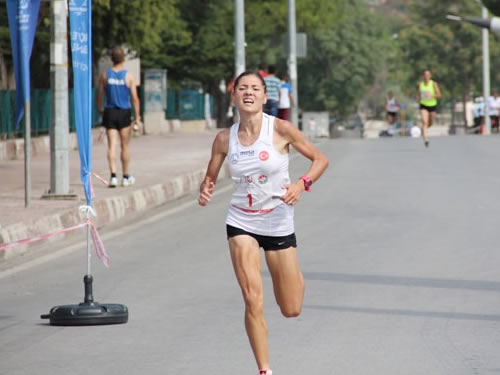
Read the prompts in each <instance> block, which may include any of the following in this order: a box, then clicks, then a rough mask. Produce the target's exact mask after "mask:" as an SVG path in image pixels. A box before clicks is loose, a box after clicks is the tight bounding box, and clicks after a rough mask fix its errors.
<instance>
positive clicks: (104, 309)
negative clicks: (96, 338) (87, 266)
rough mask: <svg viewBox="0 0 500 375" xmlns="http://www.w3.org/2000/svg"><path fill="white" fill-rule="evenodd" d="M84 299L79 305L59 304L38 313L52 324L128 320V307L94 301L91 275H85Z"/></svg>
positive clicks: (95, 323)
mask: <svg viewBox="0 0 500 375" xmlns="http://www.w3.org/2000/svg"><path fill="white" fill-rule="evenodd" d="M83 282H84V284H85V300H84V302H82V303H80V304H79V305H61V306H55V307H53V308H51V309H50V312H49V313H48V314H43V315H40V318H42V319H50V324H51V325H53V326H90V325H103V324H123V323H127V321H128V308H127V306H125V305H120V304H116V303H97V302H94V296H93V295H92V276H91V275H85V277H84V278H83Z"/></svg>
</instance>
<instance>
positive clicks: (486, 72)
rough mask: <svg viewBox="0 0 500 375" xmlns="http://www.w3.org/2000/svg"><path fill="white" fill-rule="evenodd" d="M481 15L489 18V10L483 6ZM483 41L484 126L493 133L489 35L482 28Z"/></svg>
mask: <svg viewBox="0 0 500 375" xmlns="http://www.w3.org/2000/svg"><path fill="white" fill-rule="evenodd" d="M481 16H482V18H483V19H488V10H487V9H486V7H484V6H482V9H481ZM481 32H482V42H483V97H484V126H485V134H490V133H491V121H490V116H489V105H488V99H489V97H490V51H489V38H488V37H489V36H488V29H484V28H483V29H482V31H481Z"/></svg>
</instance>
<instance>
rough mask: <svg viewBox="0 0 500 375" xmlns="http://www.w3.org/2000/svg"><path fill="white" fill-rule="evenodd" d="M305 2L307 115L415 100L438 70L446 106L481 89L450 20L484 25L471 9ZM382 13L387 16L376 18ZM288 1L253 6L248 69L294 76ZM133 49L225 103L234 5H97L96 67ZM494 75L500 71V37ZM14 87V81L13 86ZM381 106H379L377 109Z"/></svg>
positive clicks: (180, 1)
mask: <svg viewBox="0 0 500 375" xmlns="http://www.w3.org/2000/svg"><path fill="white" fill-rule="evenodd" d="M367 3H368V2H367V1H366V0H296V15H297V31H298V32H302V33H306V34H307V42H308V45H307V57H305V58H299V60H298V75H299V80H298V84H299V102H300V105H301V108H302V109H304V110H315V111H316V110H328V111H335V112H337V113H339V114H347V113H349V112H353V111H354V110H356V107H357V106H358V105H359V103H360V101H361V100H362V98H363V97H365V98H366V97H367V95H368V96H370V95H371V96H372V97H376V96H377V95H378V96H382V95H383V94H382V92H383V91H386V90H387V88H388V87H391V88H392V87H399V88H400V90H401V91H403V92H405V93H406V94H408V95H412V96H413V93H414V90H415V84H416V82H417V80H418V79H419V78H420V76H421V74H422V71H423V69H425V68H429V67H430V68H432V69H433V70H434V75H435V78H436V80H438V81H439V83H440V84H441V86H442V89H443V94H444V96H445V98H448V99H451V98H455V99H460V98H461V97H463V96H464V95H465V94H466V93H468V92H469V91H473V92H479V91H480V87H481V42H480V40H481V39H480V38H481V37H480V29H478V28H476V27H474V26H472V25H469V24H467V23H458V22H451V21H448V20H446V18H445V16H446V14H448V13H451V14H457V15H460V16H470V17H478V16H479V14H480V4H479V3H477V2H475V1H470V0H442V1H439V2H435V1H431V0H387V1H386V2H383V4H382V5H381V6H380V7H379V8H372V7H370V6H369V5H367ZM374 9H378V11H375V10H374ZM287 12H288V2H287V1H286V0H251V1H248V0H247V1H245V39H246V66H247V68H248V69H256V68H257V66H258V65H259V64H260V63H267V64H268V65H269V64H274V65H276V66H277V68H278V70H279V71H286V69H287V56H286V51H285V44H284V40H285V35H286V33H287V31H288V29H287V23H288V19H287ZM116 45H125V46H127V47H128V48H129V50H130V51H133V53H135V54H136V55H137V56H138V57H140V58H141V64H142V67H143V68H163V69H168V79H169V85H170V86H178V87H186V86H191V87H193V86H194V87H196V88H199V87H202V88H204V89H205V90H207V91H209V92H211V93H213V94H216V95H219V96H220V95H221V93H220V91H219V83H220V81H221V80H226V81H227V80H229V79H231V78H232V77H233V74H234V73H233V72H234V0H94V1H93V55H94V62H97V59H98V58H99V57H100V56H101V54H102V53H103V52H105V51H106V50H109V49H110V48H112V47H114V46H116ZM49 51H50V4H49V3H47V2H43V3H42V7H41V11H40V18H39V22H38V30H37V35H36V39H35V47H34V51H33V57H32V64H31V69H32V81H33V84H32V86H33V87H34V88H48V86H49V85H50V80H49V78H48V77H50V74H49V73H50V65H49V64H50V61H49V57H50V56H49ZM490 52H491V66H492V67H493V66H496V65H498V64H497V63H500V61H499V60H500V46H499V45H498V37H496V36H492V37H491V42H490ZM12 74H13V72H12V56H11V51H10V40H9V32H8V27H7V15H6V7H5V5H4V4H1V6H0V88H6V87H9V85H10V83H9V82H10V81H12V78H11V77H12ZM9 77H10V81H9ZM499 78H500V77H498V75H497V74H496V73H495V74H494V75H493V77H492V86H493V87H495V86H496V85H497V84H498V83H499V82H500V80H499ZM373 100H377V99H373Z"/></svg>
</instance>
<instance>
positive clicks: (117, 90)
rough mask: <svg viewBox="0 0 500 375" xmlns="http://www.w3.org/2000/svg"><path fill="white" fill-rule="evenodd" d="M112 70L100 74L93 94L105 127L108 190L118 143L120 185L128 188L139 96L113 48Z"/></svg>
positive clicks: (114, 181) (122, 56)
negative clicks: (133, 115) (133, 131)
mask: <svg viewBox="0 0 500 375" xmlns="http://www.w3.org/2000/svg"><path fill="white" fill-rule="evenodd" d="M111 60H112V61H113V67H112V68H111V69H108V70H107V71H106V72H103V73H102V74H101V77H100V78H99V89H98V92H97V108H98V110H99V113H100V114H101V115H102V123H103V125H104V127H105V128H106V136H107V138H108V163H109V169H110V172H111V179H110V181H109V187H111V188H114V187H116V186H117V185H118V178H117V177H116V169H117V168H116V150H117V148H118V141H120V144H121V153H120V158H121V162H122V173H123V180H122V185H123V186H131V185H133V184H134V183H135V178H134V177H133V176H131V175H129V171H128V168H129V162H130V150H129V144H130V136H131V129H132V126H131V125H133V124H138V123H139V122H140V112H139V97H138V95H137V90H136V83H135V78H134V76H133V75H132V73H130V72H127V71H126V70H125V69H124V68H123V62H124V61H125V53H124V51H123V49H122V48H120V47H115V48H114V49H113V51H112V52H111ZM104 92H106V105H105V106H103V96H104ZM130 99H132V105H133V106H134V113H135V119H134V120H133V121H131V117H132V113H131V103H130Z"/></svg>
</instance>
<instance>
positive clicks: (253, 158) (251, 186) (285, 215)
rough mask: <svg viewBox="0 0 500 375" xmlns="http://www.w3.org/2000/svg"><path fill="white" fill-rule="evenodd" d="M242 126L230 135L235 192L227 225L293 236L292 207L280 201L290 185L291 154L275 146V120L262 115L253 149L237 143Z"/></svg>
mask: <svg viewBox="0 0 500 375" xmlns="http://www.w3.org/2000/svg"><path fill="white" fill-rule="evenodd" d="M238 129H239V123H236V124H234V125H233V126H232V127H231V129H230V133H229V134H230V135H229V148H228V159H229V171H230V174H231V178H232V179H233V181H234V183H235V190H234V192H233V196H232V198H231V202H230V205H229V211H228V215H227V218H226V224H229V225H231V226H234V227H237V228H241V229H243V230H246V231H247V232H251V233H255V234H260V235H263V236H287V235H289V234H292V233H293V232H294V225H293V206H290V205H287V204H286V203H284V202H283V201H282V200H281V199H280V197H281V196H282V195H284V194H285V193H286V189H283V185H285V184H289V183H290V177H289V173H288V154H281V153H280V152H279V151H278V150H276V149H275V147H274V145H273V134H274V117H272V116H268V115H266V114H263V116H262V125H261V129H260V134H259V137H258V138H257V140H256V141H255V142H254V143H253V144H252V145H250V146H243V145H242V144H241V143H240V142H239V139H238Z"/></svg>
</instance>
